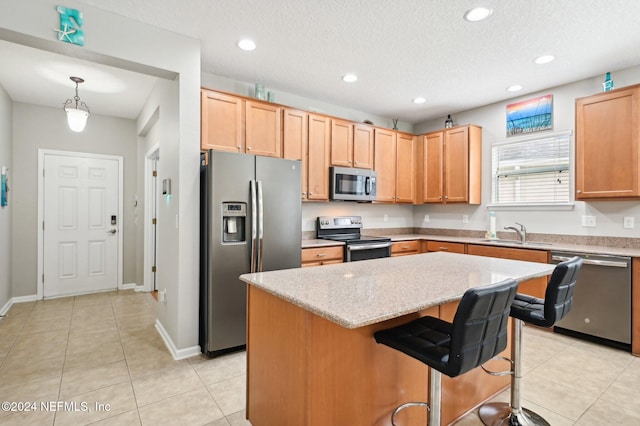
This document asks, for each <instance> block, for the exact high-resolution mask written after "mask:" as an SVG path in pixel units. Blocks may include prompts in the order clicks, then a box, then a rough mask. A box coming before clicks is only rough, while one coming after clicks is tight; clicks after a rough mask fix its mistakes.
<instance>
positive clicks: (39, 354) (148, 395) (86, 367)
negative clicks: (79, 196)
mask: <svg viewBox="0 0 640 426" xmlns="http://www.w3.org/2000/svg"><path fill="white" fill-rule="evenodd" d="M156 303H157V302H156V301H155V300H154V299H153V298H152V296H151V295H150V294H148V293H136V292H134V291H120V292H112V293H100V294H93V295H86V296H77V297H68V298H61V299H54V300H48V301H39V302H29V303H20V304H15V305H14V306H12V308H11V309H10V311H9V312H8V315H7V317H5V318H4V319H2V320H0V402H1V401H14V402H22V403H24V402H27V401H31V402H36V403H37V407H36V408H37V409H36V410H35V411H29V412H27V411H22V412H10V411H0V424H3V425H5V424H6V425H13V424H15V425H29V424H33V425H66V424H70V425H84V424H96V425H118V426H120V425H163V424H170V425H174V424H180V425H212V426H235V425H245V426H247V425H249V422H247V421H246V420H244V414H245V413H244V401H245V377H246V376H245V362H246V356H245V354H244V353H236V354H231V355H226V356H223V357H219V358H215V359H212V360H209V359H206V358H203V357H200V356H196V357H192V358H190V359H188V360H182V361H174V360H173V359H172V358H171V356H170V355H169V352H168V351H167V349H166V348H165V346H164V343H163V342H162V339H161V338H160V336H159V335H158V333H157V332H156V330H155V328H154V323H155V317H156V315H155V307H156ZM523 360H524V366H523V367H524V368H523V369H524V373H525V374H524V378H523V384H522V387H523V389H522V391H523V398H524V404H523V405H524V406H525V407H527V408H530V409H533V410H534V411H536V412H537V413H539V414H541V415H542V416H543V417H545V418H546V419H547V420H548V421H549V422H550V423H551V424H552V425H554V426H556V425H558V426H564V425H594V426H596V425H597V426H601V425H605V424H618V425H637V424H640V413H639V412H638V411H637V410H636V409H635V408H636V407H638V406H640V358H636V357H633V356H632V355H630V354H628V353H626V352H623V351H619V350H615V349H610V348H606V347H603V346H598V345H594V344H591V343H587V342H583V341H580V340H576V339H572V338H568V337H565V336H561V335H557V334H553V333H549V332H546V331H543V330H538V329H534V328H530V327H525V332H524V357H523ZM496 399H497V400H502V401H508V399H509V395H508V392H504V393H502V394H500V395H499V396H498V397H497V398H496ZM55 401H63V402H65V403H67V406H66V407H64V406H57V405H55V404H54V403H53V402H55ZM41 403H43V404H45V405H47V404H49V409H48V410H45V409H43V407H42V406H41ZM74 403H75V405H73V404H74ZM96 404H103V406H99V405H98V406H97V405H96ZM106 404H109V407H108V409H107V406H106ZM74 409H75V410H74ZM480 424H481V423H480V421H479V419H478V417H477V414H476V413H475V412H474V413H470V414H469V415H467V416H466V417H465V418H463V419H462V420H461V421H459V422H458V425H461V426H471V425H480Z"/></svg>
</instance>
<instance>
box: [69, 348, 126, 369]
mask: <svg viewBox="0 0 640 426" xmlns="http://www.w3.org/2000/svg"><path fill="white" fill-rule="evenodd" d="M123 360H124V351H123V350H122V345H121V344H120V342H117V341H115V342H105V343H104V344H102V345H100V348H99V349H98V350H96V351H93V352H81V353H76V354H67V356H66V358H65V362H64V370H63V371H64V372H67V371H69V370H73V369H79V368H80V369H88V368H93V367H99V366H101V365H105V364H110V363H113V362H116V361H123Z"/></svg>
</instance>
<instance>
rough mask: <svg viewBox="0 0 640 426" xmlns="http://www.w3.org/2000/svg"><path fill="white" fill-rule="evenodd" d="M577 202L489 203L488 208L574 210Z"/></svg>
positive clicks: (496, 209)
mask: <svg viewBox="0 0 640 426" xmlns="http://www.w3.org/2000/svg"><path fill="white" fill-rule="evenodd" d="M574 206H575V204H573V203H568V204H489V205H487V210H494V211H498V210H513V211H562V210H573V207H574Z"/></svg>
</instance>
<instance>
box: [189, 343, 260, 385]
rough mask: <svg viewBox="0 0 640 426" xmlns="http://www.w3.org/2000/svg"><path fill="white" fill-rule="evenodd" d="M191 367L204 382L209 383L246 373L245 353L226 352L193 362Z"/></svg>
mask: <svg viewBox="0 0 640 426" xmlns="http://www.w3.org/2000/svg"><path fill="white" fill-rule="evenodd" d="M193 368H194V369H195V370H196V372H197V373H198V375H199V376H200V378H201V379H202V381H203V382H204V384H206V385H210V384H213V383H217V382H221V381H223V380H228V379H231V378H233V377H237V376H242V375H244V374H247V355H246V352H244V351H243V352H238V353H234V354H228V355H224V356H221V357H218V358H213V359H210V360H207V361H203V362H199V363H196V364H193Z"/></svg>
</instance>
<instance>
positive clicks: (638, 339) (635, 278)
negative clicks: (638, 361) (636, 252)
mask: <svg viewBox="0 0 640 426" xmlns="http://www.w3.org/2000/svg"><path fill="white" fill-rule="evenodd" d="M631 271H632V274H633V275H632V277H631V282H632V288H631V294H632V295H633V296H632V299H631V310H632V313H631V353H633V354H634V355H636V356H640V257H634V258H633V263H632V264H631Z"/></svg>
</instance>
